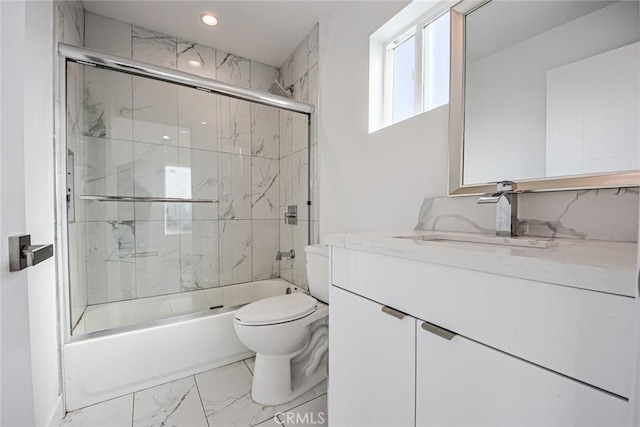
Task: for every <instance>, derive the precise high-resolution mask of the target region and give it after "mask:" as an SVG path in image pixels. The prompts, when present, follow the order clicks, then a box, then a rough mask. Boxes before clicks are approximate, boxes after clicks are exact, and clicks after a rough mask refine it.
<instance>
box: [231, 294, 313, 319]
mask: <svg viewBox="0 0 640 427" xmlns="http://www.w3.org/2000/svg"><path fill="white" fill-rule="evenodd" d="M317 303H318V301H317V300H316V299H315V298H313V297H310V296H308V295H306V294H303V293H301V292H297V293H293V294H289V295H280V296H277V297H271V298H265V299H261V300H259V301H256V302H253V303H251V304H248V305H245V306H244V307H242V308H240V309H239V310H238V311H236V313H235V316H234V320H235V322H236V323H237V324H239V325H247V326H259V325H273V324H277V323H284V322H290V321H293V320H297V319H301V318H303V317H306V316H308V315H309V314H311V313H313V312H314V311H315V310H316V305H317Z"/></svg>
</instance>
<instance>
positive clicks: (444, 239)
mask: <svg viewBox="0 0 640 427" xmlns="http://www.w3.org/2000/svg"><path fill="white" fill-rule="evenodd" d="M395 238H396V239H408V240H413V241H415V242H417V243H423V242H425V243H426V242H433V243H453V244H462V245H492V246H506V247H516V248H528V249H548V248H553V247H556V246H558V242H555V241H553V240H550V239H531V238H527V237H500V236H484V235H481V234H479V235H456V234H421V235H414V236H397V237H395Z"/></svg>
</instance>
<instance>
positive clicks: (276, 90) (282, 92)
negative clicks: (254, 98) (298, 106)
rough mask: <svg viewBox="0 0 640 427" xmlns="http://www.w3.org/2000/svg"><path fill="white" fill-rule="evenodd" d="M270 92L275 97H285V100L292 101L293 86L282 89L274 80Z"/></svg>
mask: <svg viewBox="0 0 640 427" xmlns="http://www.w3.org/2000/svg"><path fill="white" fill-rule="evenodd" d="M269 92H271V93H272V94H274V95H278V96H284V97H285V98H289V99H291V97H292V96H293V85H291V86H289V87H287V88H286V89H285V88H284V87H282V85H281V84H280V83H278V82H277V81H275V80H274V81H273V83H271V87H270V88H269Z"/></svg>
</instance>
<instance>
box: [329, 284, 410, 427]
mask: <svg viewBox="0 0 640 427" xmlns="http://www.w3.org/2000/svg"><path fill="white" fill-rule="evenodd" d="M330 301H331V307H332V310H333V311H332V313H331V315H330V316H329V330H330V331H331V333H330V334H329V340H330V342H329V348H336V349H340V350H339V351H336V352H332V353H331V356H330V365H329V369H330V377H329V378H330V380H329V384H330V387H331V390H333V392H332V393H330V394H329V400H330V405H331V410H330V411H329V425H331V426H333V427H341V426H344V427H357V426H371V427H373V426H381V427H382V426H384V427H387V426H396V427H405V426H413V425H414V424H415V374H416V370H415V366H416V365H415V343H416V341H415V337H416V335H415V334H416V321H415V319H414V318H412V317H410V316H405V315H404V314H402V313H399V312H396V311H394V310H393V309H391V308H388V307H385V306H383V305H381V304H378V303H376V302H373V301H370V300H368V299H366V298H363V297H361V296H358V295H354V294H352V293H350V292H347V291H345V290H342V289H339V288H335V287H334V288H331V294H330ZM383 310H384V311H383Z"/></svg>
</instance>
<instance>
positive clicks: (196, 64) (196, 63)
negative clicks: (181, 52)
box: [189, 59, 201, 68]
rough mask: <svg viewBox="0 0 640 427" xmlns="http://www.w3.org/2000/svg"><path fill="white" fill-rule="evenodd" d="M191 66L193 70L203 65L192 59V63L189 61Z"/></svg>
mask: <svg viewBox="0 0 640 427" xmlns="http://www.w3.org/2000/svg"><path fill="white" fill-rule="evenodd" d="M189 65H191V66H192V67H193V68H199V67H200V65H201V64H200V63H199V62H198V61H194V60H193V59H192V60H191V61H189Z"/></svg>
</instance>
